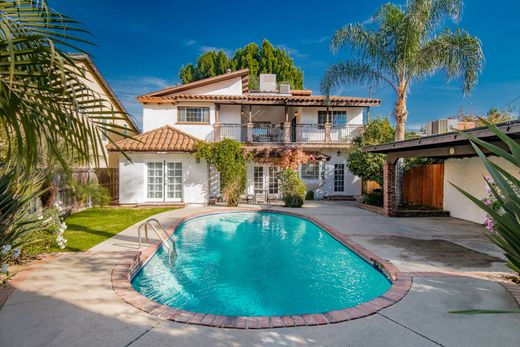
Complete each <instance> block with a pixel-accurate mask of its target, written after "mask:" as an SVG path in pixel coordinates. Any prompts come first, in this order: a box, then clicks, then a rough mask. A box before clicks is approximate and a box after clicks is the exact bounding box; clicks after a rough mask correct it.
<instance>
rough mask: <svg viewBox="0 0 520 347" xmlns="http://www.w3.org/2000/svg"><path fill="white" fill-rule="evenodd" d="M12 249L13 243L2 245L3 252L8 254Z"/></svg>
mask: <svg viewBox="0 0 520 347" xmlns="http://www.w3.org/2000/svg"><path fill="white" fill-rule="evenodd" d="M10 250H11V245H3V246H2V254H7V253H9V251H10Z"/></svg>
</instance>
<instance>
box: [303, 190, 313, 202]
mask: <svg viewBox="0 0 520 347" xmlns="http://www.w3.org/2000/svg"><path fill="white" fill-rule="evenodd" d="M305 200H314V191H313V190H309V191H308V192H307V194H305Z"/></svg>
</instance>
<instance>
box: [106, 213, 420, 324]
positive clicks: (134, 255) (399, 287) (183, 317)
mask: <svg viewBox="0 0 520 347" xmlns="http://www.w3.org/2000/svg"><path fill="white" fill-rule="evenodd" d="M231 212H269V213H279V214H286V215H290V216H295V217H299V218H302V219H305V220H308V221H310V222H312V223H314V224H316V225H317V226H318V227H320V228H321V229H323V230H324V231H325V232H327V233H328V234H329V235H331V236H332V237H333V238H334V239H336V240H337V241H338V242H339V243H341V244H342V245H343V246H345V247H347V248H348V249H350V250H351V251H352V252H354V253H355V254H356V255H358V256H359V257H361V258H363V259H364V260H365V261H367V262H368V263H369V264H371V265H372V266H374V267H375V268H377V269H379V270H380V271H382V272H383V273H384V274H385V275H386V277H387V278H388V279H389V280H390V282H391V287H390V289H388V291H386V292H385V293H384V294H383V295H380V296H378V297H376V298H374V299H372V300H370V301H367V302H364V303H361V304H358V305H356V306H353V307H350V308H345V309H340V310H335V311H330V312H325V313H317V314H302V315H290V316H260V317H242V316H224V315H214V314H204V313H195V312H189V311H185V310H181V309H176V308H174V307H170V306H167V305H163V304H161V303H159V302H157V301H154V300H152V299H150V298H148V297H146V296H144V295H142V294H140V293H139V292H137V291H136V290H135V289H134V288H133V287H132V284H131V280H132V278H133V277H134V275H135V274H137V273H138V272H139V271H140V269H141V268H142V267H143V266H144V265H145V264H146V263H147V262H148V260H149V259H150V258H151V257H152V256H153V255H154V254H155V253H156V252H157V251H158V249H159V248H160V247H161V243H160V242H156V243H155V244H153V245H151V246H149V247H146V248H144V249H143V250H141V251H128V252H125V256H124V259H123V260H121V261H120V262H119V263H117V264H116V265H115V266H114V268H113V270H112V288H113V290H114V292H115V293H116V294H117V295H118V296H119V297H120V298H121V299H122V300H123V301H125V302H126V303H128V304H130V305H132V306H134V307H136V308H138V309H140V310H141V311H144V312H147V313H150V314H153V315H155V316H157V317H159V318H161V319H165V320H171V321H174V322H178V323H187V324H194V325H203V326H208V327H218V328H234V329H269V328H284V327H285V328H288V327H300V326H314V325H325V324H334V323H340V322H346V321H349V320H354V319H358V318H363V317H367V316H370V315H372V314H374V313H376V312H378V311H380V310H382V309H384V308H386V307H389V306H391V305H394V304H395V303H397V302H398V301H400V300H401V299H402V298H403V297H404V296H405V295H406V294H407V293H408V291H409V289H410V287H411V285H412V277H411V276H410V275H408V274H404V273H401V272H400V271H398V269H397V268H396V267H395V266H394V265H393V264H391V263H390V262H388V261H386V260H384V259H382V258H380V257H379V256H377V255H375V254H374V253H372V252H370V251H369V250H367V249H366V248H364V247H362V246H360V245H358V244H357V243H355V242H354V241H352V240H351V239H350V238H349V237H348V236H347V235H345V234H342V233H340V232H339V231H338V230H336V229H335V228H334V227H332V226H329V225H327V224H325V223H323V222H321V221H320V220H318V219H316V218H314V217H311V216H306V215H302V214H299V213H296V212H292V211H281V210H274V209H265V208H234V209H229V210H227V209H226V210H223V211H210V212H203V213H195V214H192V215H188V216H185V217H183V218H180V219H179V220H178V221H177V222H176V223H175V225H174V226H173V227H171V228H169V229H168V230H167V232H168V236H171V235H172V234H174V233H175V232H176V230H177V229H178V228H179V226H181V225H182V224H183V223H184V222H186V221H188V220H190V219H193V218H197V217H201V216H207V215H212V214H222V213H231Z"/></svg>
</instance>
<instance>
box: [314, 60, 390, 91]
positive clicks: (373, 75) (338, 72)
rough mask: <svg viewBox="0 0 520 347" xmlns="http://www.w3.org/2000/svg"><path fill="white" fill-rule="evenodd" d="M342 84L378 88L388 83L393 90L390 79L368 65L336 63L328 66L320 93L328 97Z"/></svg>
mask: <svg viewBox="0 0 520 347" xmlns="http://www.w3.org/2000/svg"><path fill="white" fill-rule="evenodd" d="M344 83H357V84H365V85H373V86H380V85H381V84H383V83H388V84H389V85H390V86H391V87H392V88H394V89H395V85H394V84H393V83H392V81H391V80H390V78H388V77H386V76H385V75H384V74H383V73H381V72H380V71H377V70H375V69H374V68H373V67H372V66H371V65H370V64H368V63H362V62H350V61H346V62H344V63H338V64H335V65H332V66H330V67H329V68H328V69H327V70H326V71H325V75H324V77H323V79H322V81H321V91H322V93H323V94H324V95H330V93H331V91H332V90H333V89H334V88H336V87H338V86H339V85H341V84H344Z"/></svg>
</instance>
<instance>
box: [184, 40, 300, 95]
mask: <svg viewBox="0 0 520 347" xmlns="http://www.w3.org/2000/svg"><path fill="white" fill-rule="evenodd" d="M245 68H248V69H249V77H250V81H249V88H250V89H256V88H258V76H259V74H260V73H274V74H276V75H277V79H278V81H283V82H287V83H290V84H291V86H292V88H293V89H302V88H303V72H302V71H301V69H300V68H297V67H295V66H294V61H293V59H292V58H291V57H290V56H289V53H288V52H287V51H286V50H284V49H282V48H278V47H277V48H275V47H273V45H272V44H271V43H270V42H269V41H267V40H264V41H263V42H262V46H261V47H260V48H259V47H258V45H257V44H256V43H250V44H248V45H246V46H244V48H239V49H237V50H236V51H235V53H234V55H233V56H232V57H231V58H230V57H228V56H227V55H226V54H225V53H224V51H222V50H219V51H215V50H210V51H206V52H204V53H202V55H200V56H199V57H198V58H197V62H196V63H195V65H193V64H188V65H186V66H182V67H181V70H180V72H179V78H180V79H181V81H182V83H188V82H192V81H196V80H200V79H203V78H208V77H213V76H217V75H220V74H223V73H225V72H226V71H227V70H228V69H230V70H231V71H236V70H240V69H245Z"/></svg>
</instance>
